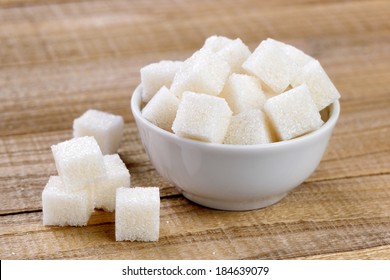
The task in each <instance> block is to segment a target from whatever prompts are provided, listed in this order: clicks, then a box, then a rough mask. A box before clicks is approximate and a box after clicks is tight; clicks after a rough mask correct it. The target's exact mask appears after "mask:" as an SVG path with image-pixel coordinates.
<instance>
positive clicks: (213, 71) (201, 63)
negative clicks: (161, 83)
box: [170, 50, 230, 98]
mask: <svg viewBox="0 0 390 280" xmlns="http://www.w3.org/2000/svg"><path fill="white" fill-rule="evenodd" d="M229 73H230V66H229V64H228V63H227V62H226V61H224V60H223V59H222V58H220V57H219V56H217V55H215V53H213V52H211V51H210V50H200V51H197V52H195V53H194V54H193V55H192V56H191V57H190V58H188V59H187V60H185V61H184V63H183V65H182V66H181V67H180V69H179V71H178V72H177V73H176V75H175V78H174V79H173V82H172V85H171V88H170V90H171V92H172V93H173V94H175V95H176V96H177V97H179V98H181V97H182V94H183V92H184V91H194V92H201V93H206V94H210V95H219V94H220V93H221V91H222V89H223V87H224V85H225V82H226V79H227V78H228V76H229Z"/></svg>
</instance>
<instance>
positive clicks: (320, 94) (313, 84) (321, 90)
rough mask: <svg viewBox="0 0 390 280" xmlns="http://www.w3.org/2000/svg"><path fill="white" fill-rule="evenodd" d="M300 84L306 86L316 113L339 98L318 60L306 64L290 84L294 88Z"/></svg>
mask: <svg viewBox="0 0 390 280" xmlns="http://www.w3.org/2000/svg"><path fill="white" fill-rule="evenodd" d="M301 84H306V85H307V87H308V88H309V90H310V93H311V97H312V98H313V100H314V103H315V104H316V106H317V109H318V111H321V110H322V109H324V108H325V107H327V106H328V105H330V104H331V103H333V102H334V101H336V100H337V99H339V98H340V93H339V92H338V90H337V89H336V87H335V86H334V84H333V83H332V81H331V80H330V79H329V77H328V75H327V74H326V72H325V70H324V69H323V68H322V66H321V64H320V63H319V62H318V60H312V61H310V62H309V63H307V64H306V65H305V66H304V67H303V68H302V70H301V72H300V73H299V75H298V76H297V77H296V78H295V80H294V81H293V82H292V85H293V86H294V87H296V86H299V85H301Z"/></svg>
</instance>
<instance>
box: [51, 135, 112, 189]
mask: <svg viewBox="0 0 390 280" xmlns="http://www.w3.org/2000/svg"><path fill="white" fill-rule="evenodd" d="M51 150H52V153H53V156H54V161H55V164H56V168H57V171H58V174H59V176H61V179H62V181H63V183H64V187H65V188H67V189H71V190H80V189H83V188H86V187H89V186H91V185H92V184H93V183H94V181H95V180H96V179H97V178H99V177H104V176H105V175H106V171H105V167H104V162H103V155H102V152H101V151H100V148H99V145H98V144H97V142H96V140H95V138H94V137H91V136H83V137H77V138H73V139H71V140H67V141H64V142H61V143H58V144H56V145H52V146H51Z"/></svg>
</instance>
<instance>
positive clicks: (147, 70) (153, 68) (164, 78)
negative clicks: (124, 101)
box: [140, 60, 183, 102]
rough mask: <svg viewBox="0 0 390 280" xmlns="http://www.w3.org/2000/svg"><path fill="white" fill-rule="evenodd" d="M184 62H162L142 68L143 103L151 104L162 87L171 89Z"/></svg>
mask: <svg viewBox="0 0 390 280" xmlns="http://www.w3.org/2000/svg"><path fill="white" fill-rule="evenodd" d="M182 64H183V62H182V61H172V60H162V61H160V62H157V63H151V64H149V65H146V66H144V67H142V68H141V71H140V72H141V85H142V95H141V98H142V101H143V102H149V100H150V99H152V97H153V96H154V95H155V94H156V92H157V91H158V90H159V89H160V88H161V87H162V86H166V87H168V88H169V87H170V86H171V84H172V81H173V78H174V77H175V75H176V72H177V71H178V70H179V68H180V66H181V65H182Z"/></svg>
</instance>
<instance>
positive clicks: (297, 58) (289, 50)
mask: <svg viewBox="0 0 390 280" xmlns="http://www.w3.org/2000/svg"><path fill="white" fill-rule="evenodd" d="M268 40H271V41H272V42H273V43H275V44H276V45H278V46H279V47H280V48H281V49H282V50H283V51H284V52H285V53H286V54H287V55H288V56H289V57H290V58H291V59H292V60H293V61H294V62H295V63H296V64H297V65H298V66H299V67H303V66H305V65H306V64H307V63H309V62H310V61H312V60H314V58H313V57H311V56H310V55H307V54H306V53H304V52H303V51H301V50H299V49H297V48H296V47H294V46H291V45H289V44H286V43H283V42H280V41H277V40H274V39H268Z"/></svg>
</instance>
